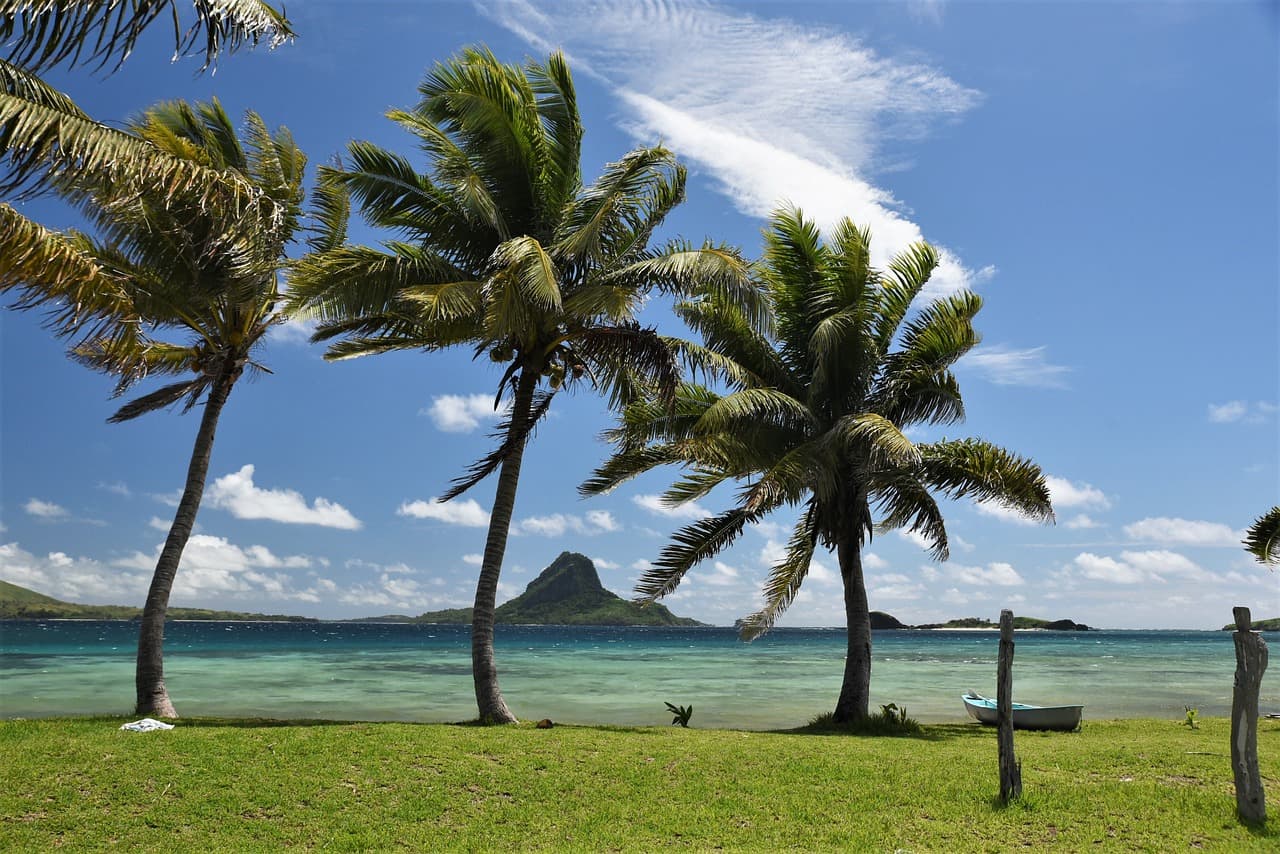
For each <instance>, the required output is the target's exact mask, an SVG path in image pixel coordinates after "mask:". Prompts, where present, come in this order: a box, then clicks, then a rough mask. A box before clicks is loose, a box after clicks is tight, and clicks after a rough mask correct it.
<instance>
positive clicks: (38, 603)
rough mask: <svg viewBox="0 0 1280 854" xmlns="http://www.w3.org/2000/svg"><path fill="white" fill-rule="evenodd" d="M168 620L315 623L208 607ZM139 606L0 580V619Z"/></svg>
mask: <svg viewBox="0 0 1280 854" xmlns="http://www.w3.org/2000/svg"><path fill="white" fill-rule="evenodd" d="M166 616H167V617H168V619H170V620H214V621H220V622H225V621H229V620H257V621H273V622H289V623H318V622H320V621H319V620H317V619H315V618H314V617H294V616H289V615H287V614H251V613H244V612H241V611H212V610H209V609H208V608H170V609H169V612H168V614H167V615H166ZM141 618H142V609H141V608H134V607H132V606H130V605H77V604H76V603H74V602H63V601H62V600H61V599H54V598H53V597H52V596H45V595H44V594H43V593H37V592H36V591H34V590H28V589H27V588H26V587H20V586H18V585H17V584H10V583H9V582H7V581H0V620H139V619H141Z"/></svg>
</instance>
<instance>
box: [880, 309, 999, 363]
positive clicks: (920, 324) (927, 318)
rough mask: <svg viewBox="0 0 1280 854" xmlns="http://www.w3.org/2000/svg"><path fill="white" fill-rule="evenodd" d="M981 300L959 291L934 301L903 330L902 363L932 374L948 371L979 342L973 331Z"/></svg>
mask: <svg viewBox="0 0 1280 854" xmlns="http://www.w3.org/2000/svg"><path fill="white" fill-rule="evenodd" d="M980 308H982V298H981V297H980V296H978V295H977V294H975V293H973V292H972V291H959V292H958V293H954V294H951V295H950V296H947V297H944V298H942V299H939V300H934V301H933V302H931V303H929V305H927V306H925V307H924V308H923V309H921V310H920V313H919V314H918V315H916V316H915V317H913V318H912V319H911V320H910V321H908V322H907V324H906V325H905V326H904V327H903V332H902V349H901V350H900V351H899V353H900V358H901V360H903V361H905V362H907V363H908V364H910V365H912V366H917V367H921V368H924V369H927V370H931V371H942V370H946V369H947V368H950V367H951V366H952V365H953V364H955V362H956V360H957V359H959V358H960V357H961V356H963V355H964V354H965V353H968V352H969V351H970V350H972V349H973V348H974V347H976V346H977V345H978V343H979V342H980V341H981V340H982V336H980V335H979V334H978V333H977V332H976V331H975V330H974V328H973V316H974V315H975V314H977V313H978V309H980Z"/></svg>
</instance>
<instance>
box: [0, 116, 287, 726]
mask: <svg viewBox="0 0 1280 854" xmlns="http://www.w3.org/2000/svg"><path fill="white" fill-rule="evenodd" d="M126 133H128V134H129V135H130V136H132V137H134V138H136V140H138V141H140V142H144V143H146V144H148V145H152V146H155V147H156V148H157V149H158V150H160V151H163V152H164V153H165V154H166V155H167V156H169V157H173V158H179V159H186V160H191V161H193V162H195V163H197V164H199V165H200V167H201V168H203V169H205V170H207V171H208V172H209V173H211V174H214V175H219V176H221V179H220V180H221V181H222V182H224V183H234V184H243V185H245V186H248V187H251V188H252V189H253V190H254V192H255V193H257V194H259V196H260V199H259V207H260V208H261V209H263V210H266V209H270V212H271V213H270V215H269V216H267V215H264V216H261V217H255V218H253V219H252V221H251V222H249V221H246V219H245V218H244V217H243V216H242V211H240V210H238V209H236V207H235V206H234V205H232V206H231V207H230V208H220V207H218V206H217V205H211V204H209V197H207V196H206V195H205V194H204V193H202V192H192V193H189V194H181V193H177V194H175V193H173V192H171V191H170V189H169V188H165V187H159V186H157V187H155V188H153V189H151V190H150V191H148V190H147V189H145V188H139V187H128V188H126V187H122V186H120V185H118V184H115V183H113V182H111V181H110V180H109V178H110V172H109V171H108V172H107V173H106V174H105V175H104V174H102V173H95V172H85V173H82V174H73V173H70V172H67V173H64V174H62V175H61V176H60V179H59V183H58V184H57V187H58V190H59V192H60V193H61V194H62V195H64V196H66V197H68V198H70V199H71V200H73V201H75V202H76V203H77V204H78V205H79V206H80V207H81V209H82V210H83V211H84V212H85V214H86V216H87V218H88V219H89V221H90V222H91V223H92V225H93V226H94V227H95V231H96V232H97V237H90V236H88V235H85V234H81V233H77V232H65V233H64V232H54V231H49V230H46V229H43V228H40V227H39V226H35V225H33V224H26V225H24V224H23V223H22V222H20V221H18V220H14V219H12V218H9V219H6V218H4V217H2V216H0V246H3V247H5V251H4V252H3V253H0V257H3V260H0V291H10V292H13V293H16V294H17V295H18V300H17V304H18V306H19V307H23V308H37V307H43V308H47V309H49V311H50V314H49V322H50V323H51V325H53V326H54V328H55V330H56V331H58V332H60V333H61V334H64V335H67V336H71V337H73V339H74V343H73V346H72V349H71V353H72V356H73V358H75V359H76V360H77V361H79V362H81V363H83V364H85V365H87V366H88V367H91V368H94V369H96V370H100V371H103V372H105V373H108V374H111V375H113V376H115V377H116V378H117V383H116V390H115V391H116V394H117V395H120V394H123V393H124V392H125V391H127V390H128V389H129V388H131V387H132V386H133V385H134V383H136V382H138V381H140V380H143V379H145V378H147V377H149V376H152V375H156V376H176V377H181V379H178V380H177V381H176V382H171V383H168V384H166V385H163V386H162V387H160V388H158V389H156V390H154V391H151V392H150V393H148V394H144V395H142V396H141V397H138V398H136V399H135V400H132V401H130V402H128V403H126V404H125V405H124V406H122V407H120V409H119V410H118V411H117V412H116V413H115V414H114V415H112V416H111V418H110V419H109V420H110V421H112V422H120V421H127V420H129V419H132V418H136V417H138V416H140V415H143V414H145V413H148V412H153V411H155V410H158V409H163V408H165V407H169V406H172V405H177V404H181V406H182V409H183V411H184V412H186V411H190V410H191V409H192V408H194V407H195V406H196V405H197V404H199V403H201V402H203V404H204V410H203V413H202V415H201V419H200V426H199V429H198V431H197V433H196V439H195V444H194V446H193V448H192V452H191V460H190V462H189V464H188V467H187V478H186V483H185V486H184V488H183V491H182V497H181V499H180V500H179V502H178V509H177V512H176V514H175V515H174V519H173V524H172V525H171V527H170V528H169V534H168V536H167V537H166V538H165V543H164V546H163V548H162V549H161V552H160V556H159V559H158V560H157V562H156V568H155V573H154V575H153V576H152V579H151V587H150V590H149V591H148V593H147V600H146V605H145V607H144V608H143V613H142V626H141V631H140V634H139V639H138V660H137V674H136V682H137V711H138V713H139V714H155V715H160V716H165V717H174V716H176V712H175V709H174V706H173V703H172V701H171V700H170V698H169V695H168V691H167V689H166V686H165V681H164V658H163V641H164V620H165V613H166V611H167V610H168V604H169V595H170V592H171V590H172V588H173V583H174V578H175V576H176V574H177V571H178V566H179V563H180V561H181V558H182V551H183V549H184V548H185V546H186V544H187V540H188V539H189V538H190V536H191V531H192V528H193V526H194V525H195V519H196V512H197V510H198V509H199V507H200V501H201V498H202V496H203V494H204V486H205V478H206V475H207V473H208V469H209V460H210V456H211V454H212V450H213V441H214V433H215V431H216V429H217V426H218V418H219V416H220V415H221V413H222V409H223V406H224V405H225V404H226V402H227V398H228V396H229V395H230V394H231V390H232V388H233V387H234V386H235V384H236V381H237V380H238V379H239V378H240V377H241V375H242V374H243V373H244V371H245V370H246V369H248V370H251V371H254V370H265V368H262V367H261V366H260V365H259V364H258V363H257V362H255V361H254V360H253V358H252V354H253V351H254V350H255V349H256V348H257V346H258V345H259V344H260V343H261V341H262V338H263V336H264V334H265V333H266V331H267V330H268V329H269V328H270V327H271V326H272V325H273V324H276V323H279V322H282V321H283V319H284V315H283V314H282V312H281V311H280V310H279V305H280V302H281V294H280V290H279V288H278V284H277V278H278V272H279V269H280V267H281V265H282V263H283V261H284V253H285V249H286V246H287V245H288V244H289V243H290V241H292V239H293V237H294V234H295V232H296V231H297V229H298V224H299V217H300V210H301V202H302V178H303V171H304V168H305V165H306V160H305V158H304V157H303V155H302V152H301V151H300V150H299V149H298V148H297V146H296V145H295V144H294V142H293V139H292V137H291V136H290V135H289V132H288V131H287V130H285V129H283V128H281V129H279V130H277V131H275V132H272V131H270V130H268V128H267V126H266V125H265V124H264V122H263V121H262V119H261V118H260V117H259V116H258V115H257V114H255V113H252V112H251V113H248V115H247V122H246V130H245V139H244V141H243V142H242V141H241V139H240V138H239V137H238V136H237V134H236V130H235V127H234V126H233V124H232V122H231V120H230V119H229V118H228V116H227V114H226V112H225V111H224V110H223V109H222V107H221V105H220V104H219V103H218V102H217V101H214V102H212V103H209V104H201V105H197V106H194V107H192V106H190V105H188V104H186V103H183V102H180V101H179V102H172V103H166V104H161V105H159V106H156V107H152V108H151V109H149V110H147V111H146V112H145V113H144V114H143V116H142V117H141V118H139V119H138V120H136V121H134V122H133V123H132V124H131V126H130V127H129V129H128V130H127V131H126ZM173 335H178V336H180V338H179V339H177V340H174V339H173V338H172V337H171V336H173Z"/></svg>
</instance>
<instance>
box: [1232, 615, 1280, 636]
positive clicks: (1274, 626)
mask: <svg viewBox="0 0 1280 854" xmlns="http://www.w3.org/2000/svg"><path fill="white" fill-rule="evenodd" d="M1251 628H1252V629H1253V630H1254V631H1255V632H1280V617H1272V618H1271V619H1269V620H1254V621H1253V625H1252V626H1251ZM1222 630H1223V631H1224V632H1234V631H1235V630H1236V624H1235V623H1230V624H1228V625H1225V626H1223V627H1222Z"/></svg>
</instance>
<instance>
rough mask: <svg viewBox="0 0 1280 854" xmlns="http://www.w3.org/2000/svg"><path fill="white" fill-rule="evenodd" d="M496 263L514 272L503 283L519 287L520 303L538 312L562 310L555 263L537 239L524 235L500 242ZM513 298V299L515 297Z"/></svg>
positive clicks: (496, 253)
mask: <svg viewBox="0 0 1280 854" xmlns="http://www.w3.org/2000/svg"><path fill="white" fill-rule="evenodd" d="M493 264H494V266H495V267H498V268H506V269H508V270H511V271H512V273H514V275H513V276H511V277H509V278H505V279H502V280H501V281H504V282H507V283H510V284H514V285H515V286H516V288H517V292H518V300H519V301H520V302H523V303H525V304H526V305H529V306H532V307H534V308H535V309H536V310H538V311H546V312H554V311H558V310H559V309H560V305H561V295H560V275H559V273H558V272H557V270H556V265H555V262H554V261H553V260H552V259H551V256H550V255H549V254H548V253H547V251H546V250H545V249H543V247H542V244H540V243H539V242H538V240H537V238H534V237H529V236H527V235H525V236H521V237H514V238H512V239H511V240H507V241H504V242H503V243H500V244H499V245H498V248H497V249H495V250H494V253H493ZM495 281H499V280H498V279H495ZM511 296H512V297H514V296H515V294H512V295H511ZM508 298H510V297H508Z"/></svg>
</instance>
